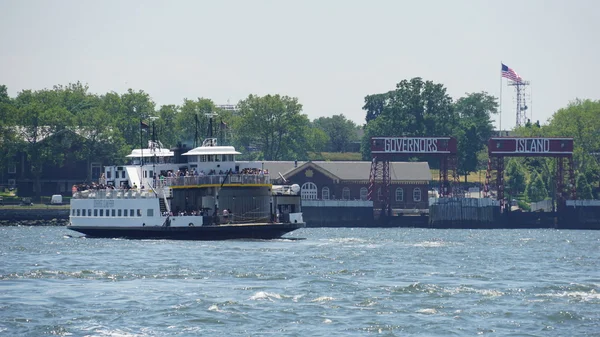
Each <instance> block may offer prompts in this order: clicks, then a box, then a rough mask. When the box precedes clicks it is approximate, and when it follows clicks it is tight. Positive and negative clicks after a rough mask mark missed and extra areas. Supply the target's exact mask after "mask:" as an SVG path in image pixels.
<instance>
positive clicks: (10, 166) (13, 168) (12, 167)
mask: <svg viewBox="0 0 600 337" xmlns="http://www.w3.org/2000/svg"><path fill="white" fill-rule="evenodd" d="M8 173H17V164H8Z"/></svg>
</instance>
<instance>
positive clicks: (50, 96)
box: [15, 90, 72, 200]
mask: <svg viewBox="0 0 600 337" xmlns="http://www.w3.org/2000/svg"><path fill="white" fill-rule="evenodd" d="M15 107H16V110H15V113H16V116H17V118H18V121H19V124H20V129H19V130H20V132H19V133H20V137H21V139H24V140H25V147H24V150H25V152H26V154H27V161H28V162H29V163H30V165H31V174H32V176H33V179H34V186H35V192H36V197H37V200H40V197H41V181H40V179H41V175H42V172H43V166H44V164H46V163H54V164H60V163H61V162H62V160H63V159H64V156H65V153H67V152H68V151H67V150H66V149H65V148H64V147H63V146H61V145H62V144H60V143H56V142H53V140H56V139H55V138H54V137H52V138H50V137H51V136H55V135H57V134H59V133H60V132H63V131H65V130H66V129H67V126H69V125H71V123H72V114H71V113H70V112H69V111H68V110H67V109H65V108H64V107H63V106H61V101H60V95H58V94H57V92H56V91H54V90H40V91H35V92H32V91H30V90H25V91H22V92H20V93H19V94H18V95H17V98H16V100H15ZM53 138H54V139H53Z"/></svg>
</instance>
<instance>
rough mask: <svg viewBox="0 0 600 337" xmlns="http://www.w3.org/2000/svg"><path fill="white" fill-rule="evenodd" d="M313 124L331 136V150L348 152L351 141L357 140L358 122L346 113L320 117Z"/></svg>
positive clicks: (329, 148)
mask: <svg viewBox="0 0 600 337" xmlns="http://www.w3.org/2000/svg"><path fill="white" fill-rule="evenodd" d="M313 125H314V126H315V127H317V128H319V129H321V130H323V131H324V132H325V134H326V135H327V136H328V137H329V147H328V150H329V151H330V152H347V151H348V148H349V146H350V143H351V142H353V141H354V140H356V124H354V122H353V121H351V120H348V119H346V117H345V116H344V115H333V116H331V117H319V118H317V119H315V120H314V121H313Z"/></svg>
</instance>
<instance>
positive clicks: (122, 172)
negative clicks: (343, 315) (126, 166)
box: [121, 171, 125, 179]
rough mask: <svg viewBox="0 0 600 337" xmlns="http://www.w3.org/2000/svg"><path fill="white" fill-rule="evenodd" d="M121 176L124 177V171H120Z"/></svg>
mask: <svg viewBox="0 0 600 337" xmlns="http://www.w3.org/2000/svg"><path fill="white" fill-rule="evenodd" d="M121 178H123V179H125V171H121Z"/></svg>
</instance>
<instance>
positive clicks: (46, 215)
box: [0, 207, 69, 226]
mask: <svg viewBox="0 0 600 337" xmlns="http://www.w3.org/2000/svg"><path fill="white" fill-rule="evenodd" d="M68 223H69V209H65V208H61V209H52V208H42V209H36V208H25V207H24V208H22V209H19V208H10V209H0V226H66V225H67V224H68Z"/></svg>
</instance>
